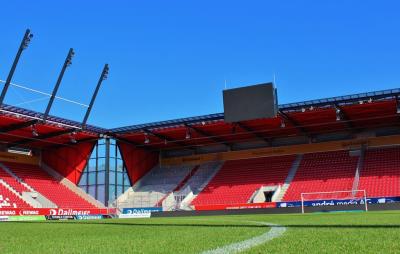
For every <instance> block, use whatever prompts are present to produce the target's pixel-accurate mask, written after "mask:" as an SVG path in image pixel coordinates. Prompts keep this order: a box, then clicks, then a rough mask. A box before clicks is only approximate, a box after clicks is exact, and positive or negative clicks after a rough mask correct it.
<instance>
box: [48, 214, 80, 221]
mask: <svg viewBox="0 0 400 254" xmlns="http://www.w3.org/2000/svg"><path fill="white" fill-rule="evenodd" d="M46 219H47V220H74V219H75V216H74V215H48V216H46Z"/></svg>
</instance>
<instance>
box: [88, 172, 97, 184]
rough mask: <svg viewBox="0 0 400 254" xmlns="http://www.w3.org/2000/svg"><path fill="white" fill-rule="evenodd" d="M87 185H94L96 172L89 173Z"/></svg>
mask: <svg viewBox="0 0 400 254" xmlns="http://www.w3.org/2000/svg"><path fill="white" fill-rule="evenodd" d="M88 184H89V185H92V184H96V172H90V173H89V182H88Z"/></svg>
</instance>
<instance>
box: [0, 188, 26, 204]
mask: <svg viewBox="0 0 400 254" xmlns="http://www.w3.org/2000/svg"><path fill="white" fill-rule="evenodd" d="M0 208H31V206H29V205H28V204H27V203H25V202H24V201H23V200H22V199H21V198H19V197H18V196H17V195H15V194H14V193H12V192H11V191H10V190H9V189H7V188H6V187H5V186H4V185H2V184H0Z"/></svg>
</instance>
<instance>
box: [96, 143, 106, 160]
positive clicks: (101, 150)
mask: <svg viewBox="0 0 400 254" xmlns="http://www.w3.org/2000/svg"><path fill="white" fill-rule="evenodd" d="M97 149H98V156H99V157H105V156H106V146H105V145H98V146H97Z"/></svg>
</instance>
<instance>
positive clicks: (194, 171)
mask: <svg viewBox="0 0 400 254" xmlns="http://www.w3.org/2000/svg"><path fill="white" fill-rule="evenodd" d="M199 167H200V166H195V167H194V168H193V169H192V170H191V171H190V172H189V174H187V175H186V176H185V178H183V180H182V181H181V182H180V183H179V184H178V185H177V186H176V187H175V188H174V189H173V190H172V192H170V193H168V194H167V195H165V196H164V197H163V198H162V199H160V201H158V202H157V204H156V206H157V207H159V206H162V204H163V201H164V200H165V199H166V198H167V197H168V196H169V195H170V194H173V193H174V192H179V191H180V190H181V189H182V187H183V186H185V184H186V183H187V182H188V181H189V179H190V178H191V177H192V176H193V175H194V174H195V173H196V172H197V170H198V169H199Z"/></svg>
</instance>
